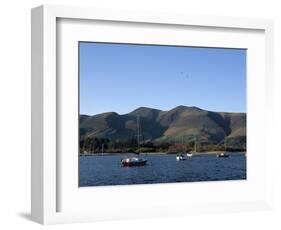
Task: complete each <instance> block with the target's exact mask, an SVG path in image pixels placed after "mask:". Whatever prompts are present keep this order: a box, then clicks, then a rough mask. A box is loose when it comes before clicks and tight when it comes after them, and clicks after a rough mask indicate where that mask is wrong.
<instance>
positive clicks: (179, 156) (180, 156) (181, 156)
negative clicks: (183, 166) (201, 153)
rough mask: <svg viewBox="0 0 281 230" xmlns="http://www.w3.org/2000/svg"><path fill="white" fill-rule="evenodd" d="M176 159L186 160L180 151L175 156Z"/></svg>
mask: <svg viewBox="0 0 281 230" xmlns="http://www.w3.org/2000/svg"><path fill="white" fill-rule="evenodd" d="M176 160H177V161H184V160H186V158H185V156H184V154H183V153H180V154H178V155H177V156H176Z"/></svg>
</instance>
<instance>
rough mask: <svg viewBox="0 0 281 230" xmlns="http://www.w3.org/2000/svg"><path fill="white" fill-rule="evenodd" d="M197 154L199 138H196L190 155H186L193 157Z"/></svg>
mask: <svg viewBox="0 0 281 230" xmlns="http://www.w3.org/2000/svg"><path fill="white" fill-rule="evenodd" d="M194 153H197V138H196V136H195V138H194V145H193V150H192V151H191V152H189V153H187V154H186V156H187V157H193V154H194Z"/></svg>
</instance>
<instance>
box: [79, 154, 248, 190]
mask: <svg viewBox="0 0 281 230" xmlns="http://www.w3.org/2000/svg"><path fill="white" fill-rule="evenodd" d="M123 158H124V156H120V155H115V156H112V155H108V156H87V157H85V156H80V157H79V185H80V186H102V185H128V184H154V183H172V182H191V181H216V180H241V179H246V157H245V156H244V154H241V153H232V154H231V155H230V157H228V158H217V157H216V156H215V155H201V156H194V157H192V158H188V159H187V160H185V161H176V156H175V155H165V154H151V155H147V156H145V158H146V159H147V160H148V164H147V165H146V166H140V167H122V166H121V162H120V161H121V159H123Z"/></svg>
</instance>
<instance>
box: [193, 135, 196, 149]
mask: <svg viewBox="0 0 281 230" xmlns="http://www.w3.org/2000/svg"><path fill="white" fill-rule="evenodd" d="M196 142H197V137H196V136H195V138H194V147H193V148H194V152H197V149H196V147H197V145H196Z"/></svg>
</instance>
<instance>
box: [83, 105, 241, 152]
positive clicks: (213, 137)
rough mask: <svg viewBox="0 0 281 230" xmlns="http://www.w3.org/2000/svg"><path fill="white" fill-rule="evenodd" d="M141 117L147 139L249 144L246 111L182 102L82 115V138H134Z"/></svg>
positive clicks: (170, 141) (155, 141) (232, 144)
mask: <svg viewBox="0 0 281 230" xmlns="http://www.w3.org/2000/svg"><path fill="white" fill-rule="evenodd" d="M138 116H139V117H140V123H141V134H142V139H143V142H153V143H163V142H167V143H175V142H180V141H184V142H187V143H188V142H192V141H194V140H196V142H198V143H206V144H223V143H224V141H225V140H226V143H227V145H228V146H232V147H234V148H245V146H246V114H245V113H225V112H211V111H207V110H203V109H200V108H197V107H187V106H178V107H176V108H173V109H171V110H169V111H161V110H158V109H153V108H146V107H140V108H138V109H136V110H134V111H132V112H130V113H128V114H124V115H119V114H117V113H115V112H108V113H102V114H97V115H94V116H87V115H81V116H80V139H84V140H85V139H87V138H106V139H109V140H118V141H121V140H130V139H134V138H135V136H136V120H137V117H138Z"/></svg>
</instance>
